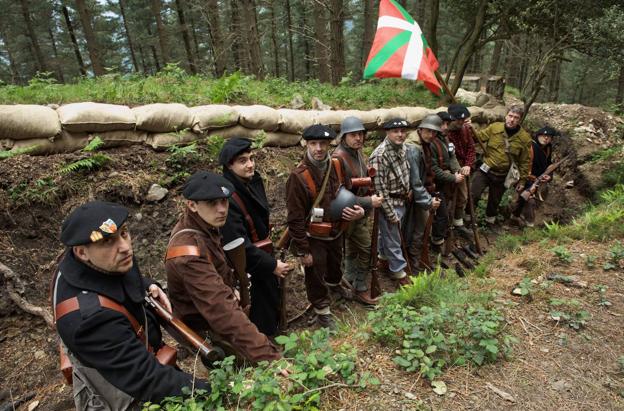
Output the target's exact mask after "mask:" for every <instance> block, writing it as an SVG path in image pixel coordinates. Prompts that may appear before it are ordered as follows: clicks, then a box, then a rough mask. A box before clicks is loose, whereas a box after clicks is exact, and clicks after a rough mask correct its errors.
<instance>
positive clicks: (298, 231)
mask: <svg viewBox="0 0 624 411" xmlns="http://www.w3.org/2000/svg"><path fill="white" fill-rule="evenodd" d="M341 167H342V170H344V165H342V162H341ZM306 169H308V170H310V174H311V175H312V179H313V180H314V184H315V185H316V190H317V192H318V191H320V190H321V185H322V184H323V177H324V176H325V174H324V173H323V172H321V170H320V169H319V168H318V167H316V166H314V165H313V164H312V162H311V161H310V160H309V159H308V156H307V153H304V155H303V159H302V160H301V162H300V163H299V165H298V166H297V167H296V168H295V169H294V170H293V171H292V172H291V173H290V176H289V177H288V180H287V181H286V208H287V209H288V214H287V216H286V222H287V224H288V232H289V233H290V238H291V240H292V245H293V247H294V249H295V253H296V254H297V255H304V254H308V253H310V245H309V243H308V236H307V234H306V230H307V225H308V222H309V220H310V216H309V214H310V209H311V208H312V204H313V203H314V197H313V196H312V193H311V192H310V190H309V189H308V186H307V184H306V182H305V178H304V176H303V173H304V171H305V170H306ZM343 173H344V171H343ZM341 183H344V185H345V187H346V188H347V189H350V188H351V184H349V182H348V181H346V180H345V177H344V176H343V178H342V181H341V179H340V178H339V177H338V174H337V173H336V170H335V167H334V166H333V165H332V166H331V174H330V175H329V181H328V182H327V188H326V189H325V193H324V195H323V198H322V200H321V202H320V203H319V205H318V207H319V208H323V210H324V217H323V221H327V222H329V221H330V219H329V205H330V204H331V202H332V200H333V199H334V198H336V193H337V192H338V189H339V188H340V185H341ZM334 223H336V224H335V227H334V229H333V230H332V232H331V234H330V237H331V238H335V237H336V236H338V235H340V232H341V227H340V225H339V224H338V222H337V221H336V222H334ZM342 228H344V227H342Z"/></svg>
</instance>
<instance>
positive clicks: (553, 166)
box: [520, 157, 567, 201]
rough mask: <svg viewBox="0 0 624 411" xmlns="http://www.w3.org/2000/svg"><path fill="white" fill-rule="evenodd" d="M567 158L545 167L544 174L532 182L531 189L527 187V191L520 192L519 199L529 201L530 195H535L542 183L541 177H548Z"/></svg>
mask: <svg viewBox="0 0 624 411" xmlns="http://www.w3.org/2000/svg"><path fill="white" fill-rule="evenodd" d="M566 158H567V157H565V158H563V159H561V160H559V161H557V162H556V163H553V164H551V165H549V166H548V167H546V170H544V172H543V173H542V174H540V176H539V177H538V178H537V179H536V180H535V181H534V182H533V184H531V187H529V188H528V189H526V190H524V191H523V192H522V194H520V197H522V198H523V199H524V201H529V198H530V197H531V195H533V194H535V193H536V192H537V189H538V188H539V186H540V184H541V183H542V177H544V176H546V175H550V174H551V173H552V172H553V171H555V170H556V169H557V168H558V167H559V166H560V165H561V163H562V162H563V161H564V160H565V159H566Z"/></svg>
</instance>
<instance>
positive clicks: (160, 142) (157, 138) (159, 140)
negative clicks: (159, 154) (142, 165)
mask: <svg viewBox="0 0 624 411" xmlns="http://www.w3.org/2000/svg"><path fill="white" fill-rule="evenodd" d="M200 138H201V135H200V134H196V133H193V132H192V131H182V132H180V133H156V134H148V136H147V139H146V140H145V144H147V145H149V146H151V147H152V148H153V149H154V150H166V149H167V148H169V147H171V146H173V145H176V144H187V143H190V142H192V141H195V140H199V139H200Z"/></svg>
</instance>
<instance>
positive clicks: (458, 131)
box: [446, 104, 477, 239]
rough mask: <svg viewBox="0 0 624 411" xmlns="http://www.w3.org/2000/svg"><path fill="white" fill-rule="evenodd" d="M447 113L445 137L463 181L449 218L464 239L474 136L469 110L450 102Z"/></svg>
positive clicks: (468, 235)
mask: <svg viewBox="0 0 624 411" xmlns="http://www.w3.org/2000/svg"><path fill="white" fill-rule="evenodd" d="M448 114H449V117H451V122H450V123H449V126H448V131H447V133H446V134H447V137H448V140H449V143H451V144H453V146H454V148H455V157H456V158H457V162H458V163H459V166H460V167H461V168H460V170H459V172H460V173H461V175H463V176H464V177H465V181H462V182H460V183H458V184H457V198H456V201H455V208H454V210H448V212H449V213H450V215H449V220H450V221H452V222H453V228H454V230H455V231H456V232H457V233H458V234H460V235H461V236H463V237H464V238H466V239H470V238H471V236H472V233H471V232H470V231H469V230H468V229H467V228H466V227H465V226H464V210H465V209H466V204H467V203H468V189H469V187H470V182H469V180H470V173H471V171H472V167H473V165H474V163H475V160H476V158H477V151H476V149H475V136H474V131H473V129H472V126H471V122H470V111H469V110H468V108H467V107H466V106H465V105H463V104H450V105H449V106H448Z"/></svg>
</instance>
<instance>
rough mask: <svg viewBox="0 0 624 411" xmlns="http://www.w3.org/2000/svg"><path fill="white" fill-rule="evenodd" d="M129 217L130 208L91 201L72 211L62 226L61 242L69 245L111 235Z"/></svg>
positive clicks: (87, 242)
mask: <svg viewBox="0 0 624 411" xmlns="http://www.w3.org/2000/svg"><path fill="white" fill-rule="evenodd" d="M127 219H128V210H127V209H126V208H125V207H123V206H121V205H119V204H115V203H108V202H104V201H91V202H88V203H86V204H83V205H81V206H79V207H77V208H75V209H74V211H72V212H71V213H70V214H69V215H68V216H67V218H66V219H65V221H64V222H63V226H62V227H61V242H62V243H63V244H65V245H66V246H68V247H71V246H75V245H83V244H90V243H95V242H96V241H99V240H101V239H103V238H106V237H110V236H111V235H113V234H115V233H116V232H117V230H119V228H120V227H121V226H122V225H123V223H125V222H126V220H127Z"/></svg>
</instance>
